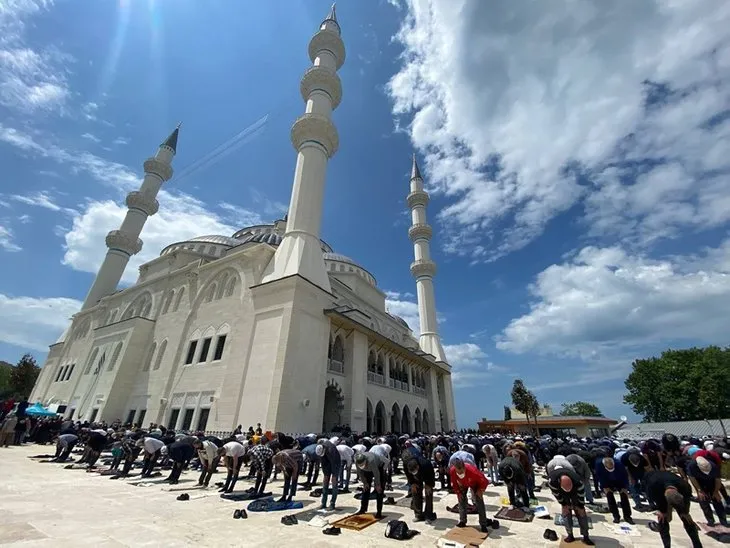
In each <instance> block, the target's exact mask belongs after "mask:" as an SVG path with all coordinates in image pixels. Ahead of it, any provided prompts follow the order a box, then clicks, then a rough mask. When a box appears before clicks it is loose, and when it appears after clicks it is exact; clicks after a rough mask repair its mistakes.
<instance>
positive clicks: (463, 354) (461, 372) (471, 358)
mask: <svg viewBox="0 0 730 548" xmlns="http://www.w3.org/2000/svg"><path fill="white" fill-rule="evenodd" d="M444 352H446V359H447V360H448V362H449V365H451V367H452V371H451V379H452V381H453V383H454V386H456V387H457V388H458V387H464V386H479V385H481V384H484V383H485V382H487V380H488V379H489V378H490V377H491V376H492V374H494V373H501V372H504V371H506V369H505V368H504V367H502V366H499V365H496V364H495V363H493V362H491V361H489V360H488V359H487V358H488V357H489V356H488V355H487V354H486V353H485V352H484V351H483V350H482V349H481V347H480V346H479V345H477V344H474V343H460V344H446V345H444Z"/></svg>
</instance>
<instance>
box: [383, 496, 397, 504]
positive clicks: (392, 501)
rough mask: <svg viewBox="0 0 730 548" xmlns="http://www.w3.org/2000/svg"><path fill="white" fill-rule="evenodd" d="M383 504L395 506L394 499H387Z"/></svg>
mask: <svg viewBox="0 0 730 548" xmlns="http://www.w3.org/2000/svg"><path fill="white" fill-rule="evenodd" d="M383 502H384V504H395V498H394V497H388V498H387V499H385V500H384V501H383Z"/></svg>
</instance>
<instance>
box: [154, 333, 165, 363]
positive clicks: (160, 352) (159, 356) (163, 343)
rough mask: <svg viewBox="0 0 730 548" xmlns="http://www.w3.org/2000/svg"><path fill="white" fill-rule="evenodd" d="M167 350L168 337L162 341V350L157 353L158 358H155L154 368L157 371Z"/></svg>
mask: <svg viewBox="0 0 730 548" xmlns="http://www.w3.org/2000/svg"><path fill="white" fill-rule="evenodd" d="M165 350H167V339H165V340H164V341H162V344H161V345H160V351H159V352H158V353H157V359H156V360H155V367H154V368H153V369H154V370H155V371H157V370H158V369H159V368H160V365H161V364H162V358H164V357H165Z"/></svg>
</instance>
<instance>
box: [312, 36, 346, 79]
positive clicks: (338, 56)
mask: <svg viewBox="0 0 730 548" xmlns="http://www.w3.org/2000/svg"><path fill="white" fill-rule="evenodd" d="M320 51H329V52H331V53H332V55H334V57H335V60H336V61H337V70H339V69H340V67H342V65H343V64H344V63H345V44H344V42H343V41H342V38H340V35H339V34H337V33H336V32H333V31H331V30H320V31H319V32H318V33H317V34H315V35H314V36H312V39H311V40H310V41H309V59H311V61H312V63H314V60H315V59H317V57H318V55H319V52H320Z"/></svg>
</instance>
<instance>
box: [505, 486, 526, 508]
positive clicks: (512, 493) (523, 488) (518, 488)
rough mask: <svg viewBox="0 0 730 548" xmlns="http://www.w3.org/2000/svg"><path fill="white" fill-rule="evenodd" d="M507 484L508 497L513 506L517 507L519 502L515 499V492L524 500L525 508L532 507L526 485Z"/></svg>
mask: <svg viewBox="0 0 730 548" xmlns="http://www.w3.org/2000/svg"><path fill="white" fill-rule="evenodd" d="M506 483H507V496H509V503H510V504H511V505H512V506H517V500H516V498H515V492H517V493H519V495H520V498H521V499H522V501H521V502H522V506H524V507H525V508H529V507H530V495H529V494H528V493H527V486H526V485H525V484H524V483H515V482H513V481H508V482H506Z"/></svg>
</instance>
